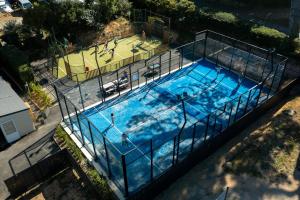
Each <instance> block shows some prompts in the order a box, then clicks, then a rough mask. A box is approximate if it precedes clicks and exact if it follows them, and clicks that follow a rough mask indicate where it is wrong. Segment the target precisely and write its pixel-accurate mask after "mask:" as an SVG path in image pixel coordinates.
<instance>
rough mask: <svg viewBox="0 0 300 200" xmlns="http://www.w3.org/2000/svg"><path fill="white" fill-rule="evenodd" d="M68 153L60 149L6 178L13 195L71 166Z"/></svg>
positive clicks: (21, 192)
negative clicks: (67, 157) (67, 156)
mask: <svg viewBox="0 0 300 200" xmlns="http://www.w3.org/2000/svg"><path fill="white" fill-rule="evenodd" d="M67 153H68V152H67V151H66V150H62V151H59V152H57V153H55V154H53V155H51V156H49V157H47V158H45V159H44V160H41V161H40V162H38V163H36V164H34V165H32V166H31V167H29V168H27V169H25V170H23V171H21V172H20V173H17V174H16V175H15V176H12V177H10V178H8V179H6V180H5V181H4V182H5V184H6V186H7V188H8V191H9V192H10V194H11V197H15V196H19V195H21V194H23V193H24V192H26V191H28V190H29V189H31V188H33V187H34V186H36V185H38V184H39V183H41V182H43V181H45V180H47V179H48V178H50V177H51V176H53V175H55V174H57V173H59V172H60V171H62V170H64V169H66V168H67V167H70V166H71V165H70V162H69V161H68V159H66V154H67Z"/></svg>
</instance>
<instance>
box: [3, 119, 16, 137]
mask: <svg viewBox="0 0 300 200" xmlns="http://www.w3.org/2000/svg"><path fill="white" fill-rule="evenodd" d="M2 128H3V131H4V133H5V134H6V135H10V134H12V133H15V132H17V129H16V127H15V125H14V123H13V121H8V122H5V123H4V124H2Z"/></svg>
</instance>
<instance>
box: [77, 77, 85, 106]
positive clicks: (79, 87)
mask: <svg viewBox="0 0 300 200" xmlns="http://www.w3.org/2000/svg"><path fill="white" fill-rule="evenodd" d="M76 80H77V86H78V89H79V94H80V99H81V104H82V109H83V110H84V101H83V98H82V92H81V86H80V83H79V81H78V76H77V74H76Z"/></svg>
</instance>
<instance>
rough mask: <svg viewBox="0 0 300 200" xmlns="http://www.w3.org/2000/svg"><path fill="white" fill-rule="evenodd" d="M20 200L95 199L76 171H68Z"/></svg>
mask: <svg viewBox="0 0 300 200" xmlns="http://www.w3.org/2000/svg"><path fill="white" fill-rule="evenodd" d="M17 199H19V200H23V199H26V200H27V199H31V200H55V199H60V200H69V199H72V200H81V199H95V197H93V196H91V195H90V194H88V193H87V191H86V189H85V187H84V184H83V183H82V181H81V180H80V178H79V176H78V175H77V173H76V171H74V170H72V169H67V170H66V171H64V172H63V173H61V174H59V175H58V176H56V177H55V178H52V179H51V180H48V181H46V182H45V183H42V184H41V185H40V186H39V187H37V188H34V189H33V190H31V191H29V192H27V193H26V194H24V195H22V196H21V197H19V198H17Z"/></svg>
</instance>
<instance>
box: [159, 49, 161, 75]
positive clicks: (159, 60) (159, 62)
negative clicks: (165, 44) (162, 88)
mask: <svg viewBox="0 0 300 200" xmlns="http://www.w3.org/2000/svg"><path fill="white" fill-rule="evenodd" d="M159 78H161V54H160V55H159Z"/></svg>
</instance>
